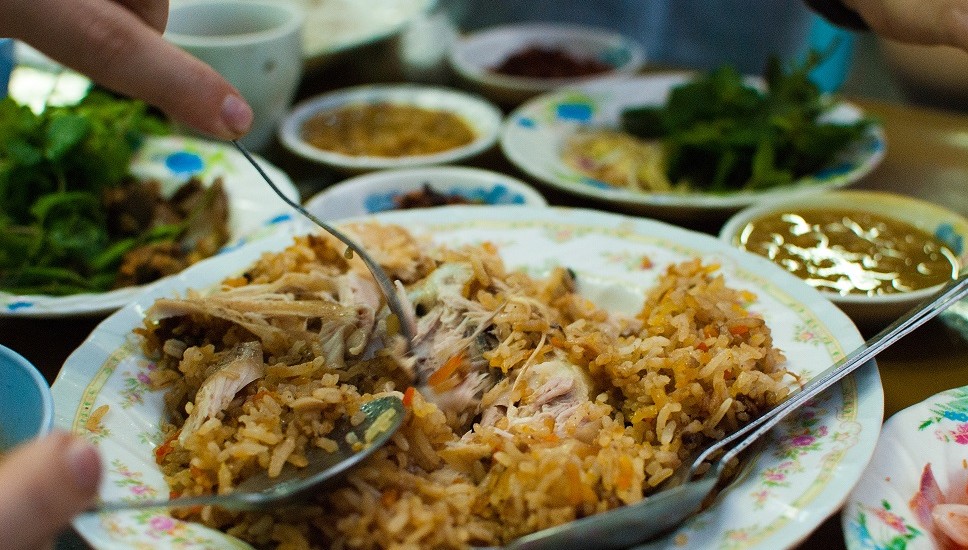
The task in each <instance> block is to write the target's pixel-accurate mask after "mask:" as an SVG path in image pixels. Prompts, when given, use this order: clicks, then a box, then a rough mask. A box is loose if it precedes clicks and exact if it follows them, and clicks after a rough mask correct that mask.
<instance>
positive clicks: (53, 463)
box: [0, 432, 101, 550]
mask: <svg viewBox="0 0 968 550" xmlns="http://www.w3.org/2000/svg"><path fill="white" fill-rule="evenodd" d="M100 482H101V459H100V456H99V454H98V452H97V449H96V448H95V447H94V446H93V445H91V444H90V443H88V442H86V441H84V440H83V439H80V438H77V437H75V436H72V435H70V434H68V433H66V432H54V433H51V434H49V435H47V436H44V437H41V438H39V439H36V440H33V441H31V442H29V443H26V444H24V445H22V446H20V447H17V448H15V449H14V450H12V451H10V452H9V454H7V456H5V457H4V458H3V461H2V462H0V537H3V543H2V546H3V547H4V548H6V549H9V550H19V549H24V550H27V549H31V550H33V549H35V548H44V547H52V545H53V542H54V540H55V539H56V537H57V535H58V534H59V533H60V532H61V531H62V530H63V529H64V528H66V527H67V526H68V525H69V524H70V521H71V519H72V518H73V517H74V516H75V515H76V514H77V513H78V512H81V511H82V510H84V509H85V508H87V507H88V506H89V505H90V504H91V503H92V501H93V500H94V496H95V494H96V493H97V488H98V485H99V484H100Z"/></svg>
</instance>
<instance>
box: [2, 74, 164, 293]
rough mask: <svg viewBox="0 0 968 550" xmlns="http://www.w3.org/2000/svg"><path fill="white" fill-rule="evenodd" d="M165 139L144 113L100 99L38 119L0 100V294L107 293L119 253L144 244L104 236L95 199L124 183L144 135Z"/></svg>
mask: <svg viewBox="0 0 968 550" xmlns="http://www.w3.org/2000/svg"><path fill="white" fill-rule="evenodd" d="M165 131H167V125H166V123H165V122H164V121H163V120H162V119H161V118H159V117H157V116H155V115H153V114H151V113H150V112H149V111H148V109H147V107H146V105H145V104H143V103H141V102H138V101H132V100H128V99H119V98H116V97H114V96H111V95H109V94H107V93H104V92H100V91H95V92H92V93H91V94H89V95H88V96H87V97H86V98H85V99H84V100H83V101H81V102H80V103H78V104H77V105H73V106H67V107H48V108H47V109H46V110H45V111H44V112H42V113H40V114H35V113H34V112H33V111H31V110H30V109H29V108H28V107H26V106H24V105H20V104H18V103H16V102H15V101H14V100H13V99H11V98H9V97H8V98H6V99H3V100H0V290H4V291H7V292H13V293H30V294H53V295H63V294H72V293H77V292H97V291H103V290H106V289H108V288H111V285H112V284H113V281H114V271H115V270H116V269H117V266H118V264H119V262H120V260H121V258H122V256H123V253H124V252H125V251H126V250H129V249H131V248H133V247H134V246H136V245H138V244H142V243H143V242H144V239H141V238H135V239H132V238H121V237H117V236H113V235H111V234H110V233H109V230H108V224H107V219H106V218H107V215H106V212H105V210H104V207H103V205H102V200H101V196H102V192H103V191H104V190H105V189H107V188H110V187H115V186H119V185H121V184H122V183H123V182H124V181H125V179H126V178H127V177H128V170H129V165H130V162H131V158H132V156H133V154H134V151H135V149H136V148H137V147H138V145H139V142H140V140H141V139H143V137H144V136H145V135H147V134H157V133H163V132H165Z"/></svg>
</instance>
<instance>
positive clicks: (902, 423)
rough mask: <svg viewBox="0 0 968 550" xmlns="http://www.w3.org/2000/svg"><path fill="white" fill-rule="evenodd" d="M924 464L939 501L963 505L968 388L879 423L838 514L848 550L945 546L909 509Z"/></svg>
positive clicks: (967, 484)
mask: <svg viewBox="0 0 968 550" xmlns="http://www.w3.org/2000/svg"><path fill="white" fill-rule="evenodd" d="M929 463H930V464H931V470H932V472H933V473H934V477H935V478H936V479H937V481H938V485H939V487H940V488H941V491H942V492H943V493H944V494H945V496H946V497H949V496H950V497H957V498H958V502H962V503H964V502H968V498H966V496H965V488H966V487H968V386H964V387H960V388H953V389H950V390H947V391H943V392H941V393H938V394H935V395H933V396H931V397H929V398H927V399H925V400H924V401H922V402H920V403H917V404H915V405H912V406H910V407H908V408H906V409H904V410H902V411H900V412H898V413H896V414H894V415H893V416H891V417H890V418H888V419H887V421H886V422H885V423H884V426H883V428H882V430H881V437H880V440H879V441H878V443H877V447H876V449H875V450H874V459H873V460H871V463H870V465H869V466H868V468H867V471H865V472H864V475H863V476H861V479H860V481H859V482H858V484H857V486H856V487H855V488H854V490H853V491H852V492H851V493H850V496H849V497H848V499H847V503H846V505H845V506H844V509H843V511H842V512H841V526H842V528H843V531H844V539H845V540H846V542H847V548H848V549H850V550H861V549H871V550H873V549H882V548H885V549H886V548H892V549H897V550H903V549H907V550H929V549H940V548H948V547H950V546H945V543H944V542H942V543H940V544H939V541H938V540H937V539H936V538H935V536H934V535H933V534H932V533H931V526H930V525H928V526H925V525H923V524H922V523H921V522H919V521H918V518H917V514H916V513H915V512H914V511H913V510H912V509H911V507H910V502H911V499H912V498H913V497H914V496H915V494H917V493H918V490H919V488H920V483H921V473H922V472H923V471H924V467H925V465H927V464H929Z"/></svg>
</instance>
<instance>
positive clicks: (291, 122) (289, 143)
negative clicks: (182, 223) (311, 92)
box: [279, 84, 503, 173]
mask: <svg viewBox="0 0 968 550" xmlns="http://www.w3.org/2000/svg"><path fill="white" fill-rule="evenodd" d="M374 103H391V104H398V105H412V106H416V107H421V108H424V109H431V110H436V111H447V112H451V113H453V114H455V115H457V116H458V117H460V118H461V119H462V120H463V121H464V122H465V123H467V124H468V125H469V126H470V127H471V129H472V130H473V131H474V134H475V138H474V140H473V141H471V142H470V143H468V144H467V145H464V146H461V147H456V148H454V149H449V150H447V151H441V152H440V153H435V154H431V155H411V156H401V157H377V156H365V155H359V156H356V155H345V154H342V153H337V152H334V151H327V150H324V149H320V148H318V147H315V146H313V145H311V144H310V143H309V142H307V141H306V140H304V139H303V137H302V133H303V132H302V128H303V125H304V124H305V123H306V121H308V120H309V119H311V118H312V117H313V116H315V115H316V114H318V113H320V112H323V111H329V110H331V109H336V108H339V107H342V106H345V105H359V104H374ZM502 118H503V114H502V113H501V111H500V110H499V109H498V108H497V107H495V106H494V105H492V104H491V103H490V102H488V101H486V100H484V99H483V98H480V97H478V96H475V95H471V94H468V93H465V92H461V91H459V90H454V89H450V88H443V87H436V86H419V85H414V84H387V85H383V84H379V85H364V86H356V87H352V88H346V89H342V90H337V91H335V92H330V93H327V94H323V95H320V96H316V97H314V98H310V99H307V100H304V101H302V102H300V103H299V104H297V105H296V106H295V107H293V109H292V111H291V112H290V113H289V114H288V115H287V116H286V118H285V119H283V121H282V123H281V124H280V126H279V141H281V142H282V144H283V145H284V146H285V147H286V148H287V149H289V150H290V151H292V152H293V153H295V154H296V155H299V156H301V157H303V158H305V159H308V160H311V161H315V162H319V163H321V164H325V165H327V166H330V167H331V168H335V169H337V170H340V171H343V172H347V173H361V172H368V171H372V170H384V169H388V168H408V167H415V166H432V165H436V164H451V163H455V162H459V161H462V160H466V159H469V158H472V157H474V156H476V155H479V154H481V153H483V152H484V151H486V150H487V149H490V148H491V147H492V146H493V145H494V143H495V142H497V135H498V131H499V130H500V127H501V121H502Z"/></svg>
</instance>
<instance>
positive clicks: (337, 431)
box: [87, 396, 404, 513]
mask: <svg viewBox="0 0 968 550" xmlns="http://www.w3.org/2000/svg"><path fill="white" fill-rule="evenodd" d="M360 410H361V411H363V413H364V414H365V415H366V419H365V420H364V421H363V422H361V423H360V424H358V425H356V426H353V425H352V424H351V423H350V421H349V419H348V418H344V419H343V420H342V421H340V422H339V423H337V424H336V426H335V427H334V428H333V431H332V432H331V433H329V434H328V435H327V437H328V438H330V439H332V440H334V441H336V442H337V444H338V445H339V448H338V449H336V450H335V451H333V452H328V451H324V450H322V449H320V448H318V447H313V448H311V449H309V450H307V451H306V459H307V460H308V461H309V464H308V465H306V466H305V467H302V468H297V467H295V466H293V465H292V464H289V463H287V464H286V465H285V466H284V467H283V469H282V472H281V473H280V474H279V475H278V476H276V477H269V476H268V475H267V474H266V473H265V472H260V473H258V474H255V475H253V476H252V477H249V478H248V479H246V480H245V481H243V482H241V483H239V484H238V485H236V486H235V489H234V490H232V492H230V493H225V494H221V495H218V494H216V495H205V496H197V497H184V498H173V499H167V500H122V501H112V502H100V503H98V504H95V505H94V507H93V508H91V509H89V510H87V513H100V512H117V511H121V510H139V509H144V508H184V507H191V506H206V505H209V504H213V505H216V506H219V507H222V508H227V509H231V510H257V509H262V508H265V507H267V506H269V505H279V504H283V503H286V502H288V501H291V500H296V499H298V498H299V497H302V496H305V495H306V493H307V492H308V491H309V490H311V489H313V488H316V487H318V486H319V485H321V484H322V483H324V482H326V481H329V480H332V479H333V478H335V477H336V476H338V475H340V474H342V473H344V472H346V471H347V470H348V469H350V468H352V467H353V466H355V465H356V464H358V463H359V462H360V461H361V460H363V459H364V458H366V457H368V456H369V455H370V454H371V453H373V451H375V450H376V449H379V448H380V447H382V446H383V444H384V443H386V442H387V440H389V439H390V437H391V436H392V435H393V434H394V433H396V431H397V429H398V428H399V427H400V424H401V423H402V422H403V418H404V407H403V402H402V401H401V400H400V398H398V397H395V396H386V397H380V398H377V399H374V400H373V401H370V402H367V403H365V404H363V405H362V406H361V407H360ZM385 415H386V416H388V417H389V418H385ZM378 420H379V423H377V421H378ZM375 423H377V424H375ZM371 429H375V430H379V431H378V433H376V434H373V433H369V434H368V433H367V432H368V431H371ZM351 434H352V435H351ZM347 439H350V440H352V441H354V442H358V443H351V442H350V441H347Z"/></svg>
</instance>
